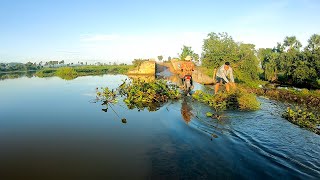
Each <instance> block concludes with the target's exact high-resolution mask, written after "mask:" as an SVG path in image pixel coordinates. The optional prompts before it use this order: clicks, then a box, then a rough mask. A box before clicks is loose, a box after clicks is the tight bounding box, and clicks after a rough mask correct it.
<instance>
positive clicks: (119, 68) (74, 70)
mask: <svg viewBox="0 0 320 180" xmlns="http://www.w3.org/2000/svg"><path fill="white" fill-rule="evenodd" d="M132 67H133V66H129V65H106V66H77V67H60V68H45V69H42V70H40V71H38V72H37V73H36V75H37V76H38V77H52V76H59V77H61V78H63V79H67V80H70V79H74V78H76V77H79V76H89V75H102V74H125V73H127V72H128V71H129V70H130V69H132Z"/></svg>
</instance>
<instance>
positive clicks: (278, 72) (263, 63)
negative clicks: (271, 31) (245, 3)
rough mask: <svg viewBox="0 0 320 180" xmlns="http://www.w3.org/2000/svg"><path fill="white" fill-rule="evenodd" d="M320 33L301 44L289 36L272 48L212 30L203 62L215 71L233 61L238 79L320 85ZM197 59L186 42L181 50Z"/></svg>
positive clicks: (309, 86)
mask: <svg viewBox="0 0 320 180" xmlns="http://www.w3.org/2000/svg"><path fill="white" fill-rule="evenodd" d="M319 47H320V35H318V34H314V35H312V36H311V37H310V39H309V40H308V45H307V46H306V47H304V48H302V45H301V42H300V41H298V40H297V38H296V37H295V36H287V37H285V38H284V41H283V42H282V43H277V45H276V46H275V47H273V48H260V49H258V50H257V49H255V45H254V44H246V43H242V42H236V41H235V40H234V39H233V38H232V37H231V36H229V35H228V34H227V33H225V32H224V33H214V32H212V33H209V34H208V36H207V38H206V39H204V41H203V46H202V54H201V58H200V61H201V66H203V67H206V68H208V69H210V70H212V71H213V69H215V68H219V67H220V66H221V65H222V64H223V63H224V62H226V61H228V62H230V63H231V66H232V68H233V69H234V73H235V77H236V80H237V81H238V82H244V83H247V84H257V83H254V82H257V81H258V80H265V81H269V82H273V83H280V84H286V85H294V86H298V87H307V88H320V48H319ZM187 55H190V56H192V57H193V59H194V60H195V61H197V54H195V53H194V52H193V50H192V49H191V47H188V46H183V48H182V52H181V54H180V58H181V60H183V57H185V56H187Z"/></svg>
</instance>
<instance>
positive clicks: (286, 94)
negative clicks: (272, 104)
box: [248, 88, 320, 108]
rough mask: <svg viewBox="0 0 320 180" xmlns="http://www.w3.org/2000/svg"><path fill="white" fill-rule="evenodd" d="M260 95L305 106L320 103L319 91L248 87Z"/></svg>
mask: <svg viewBox="0 0 320 180" xmlns="http://www.w3.org/2000/svg"><path fill="white" fill-rule="evenodd" d="M248 91H250V92H254V93H255V94H257V95H260V96H266V97H268V98H270V99H274V100H278V101H283V102H289V103H294V104H298V105H301V106H305V107H307V108H317V107H318V106H319V104H320V91H319V90H314V91H310V90H307V89H302V90H301V91H298V90H295V89H262V88H254V89H248ZM318 108H319V107H318Z"/></svg>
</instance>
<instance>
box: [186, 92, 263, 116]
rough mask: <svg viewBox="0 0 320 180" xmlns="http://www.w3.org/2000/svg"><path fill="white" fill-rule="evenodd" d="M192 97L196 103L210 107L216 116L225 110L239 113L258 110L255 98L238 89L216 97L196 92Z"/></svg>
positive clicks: (258, 106)
mask: <svg viewBox="0 0 320 180" xmlns="http://www.w3.org/2000/svg"><path fill="white" fill-rule="evenodd" d="M192 97H193V98H194V99H196V100H197V101H200V102H202V103H205V104H207V105H209V106H210V107H212V108H213V109H214V111H215V113H216V114H218V115H219V114H220V113H221V112H222V111H224V110H227V109H232V110H241V111H255V110H259V109H260V103H259V102H258V100H257V98H256V96H255V95H254V94H252V93H248V92H247V91H245V90H244V89H239V88H238V89H237V90H234V91H231V92H229V93H220V94H216V95H212V94H209V93H205V92H203V91H201V90H198V91H196V92H195V93H194V94H193V95H192Z"/></svg>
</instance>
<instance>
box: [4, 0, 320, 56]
mask: <svg viewBox="0 0 320 180" xmlns="http://www.w3.org/2000/svg"><path fill="white" fill-rule="evenodd" d="M319 19H320V1H318V0H264V1H255V0H227V1H214V0H197V1H196V0H193V1H190V0H184V1H182V0H181V1H178V0H176V1H173V0H172V1H171V0H170V1H169V0H161V1H158V0H155V1H151V0H149V1H146V0H131V1H129V0H113V1H111V0H104V1H103V0H100V1H98V0H90V1H89V0H86V1H85V0H50V1H49V0H28V1H27V0H10V1H9V0H1V1H0V62H11V61H15V62H16V61H22V62H26V61H29V60H31V61H40V60H61V59H64V60H66V61H74V62H77V61H79V60H81V61H82V60H83V61H106V62H109V61H112V62H113V61H117V62H130V61H132V59H133V58H155V57H156V56H158V55H160V54H161V55H164V56H165V58H166V57H167V56H171V57H174V56H177V53H179V52H180V49H181V47H182V45H183V44H185V45H188V46H192V48H193V49H194V50H195V51H196V52H197V53H199V54H200V53H201V46H202V42H203V39H204V38H205V37H206V35H207V34H208V33H210V32H227V33H229V35H231V36H232V37H233V38H234V39H235V40H236V41H241V42H244V43H253V44H256V46H257V48H259V47H273V46H275V45H276V43H277V42H282V41H283V39H284V37H285V36H287V35H295V36H297V38H298V39H299V40H300V41H301V42H302V43H303V45H306V42H307V39H308V38H309V37H310V36H311V35H312V34H314V33H317V34H320V23H319Z"/></svg>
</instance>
